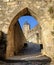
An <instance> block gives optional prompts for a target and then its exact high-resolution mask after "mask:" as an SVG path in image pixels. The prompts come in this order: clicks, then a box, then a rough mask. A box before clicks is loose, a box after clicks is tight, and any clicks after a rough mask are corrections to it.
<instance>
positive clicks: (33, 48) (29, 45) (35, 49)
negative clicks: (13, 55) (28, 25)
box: [18, 42, 41, 55]
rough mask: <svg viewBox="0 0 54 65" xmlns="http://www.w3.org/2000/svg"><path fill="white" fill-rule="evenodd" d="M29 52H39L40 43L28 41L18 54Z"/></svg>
mask: <svg viewBox="0 0 54 65" xmlns="http://www.w3.org/2000/svg"><path fill="white" fill-rule="evenodd" d="M30 54H37V55H39V54H41V47H40V44H36V43H32V42H28V43H27V46H26V47H23V49H22V50H20V52H19V53H18V55H30Z"/></svg>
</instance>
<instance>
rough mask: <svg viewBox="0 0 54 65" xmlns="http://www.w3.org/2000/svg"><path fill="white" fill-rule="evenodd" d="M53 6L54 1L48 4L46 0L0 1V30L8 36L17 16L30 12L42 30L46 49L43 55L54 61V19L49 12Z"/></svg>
mask: <svg viewBox="0 0 54 65" xmlns="http://www.w3.org/2000/svg"><path fill="white" fill-rule="evenodd" d="M53 4H54V0H52V1H47V2H46V1H45V0H44V1H43V0H41V1H40V0H24V1H23V0H16V1H13V2H5V3H4V2H2V1H1V0H0V14H1V15H0V30H2V31H3V32H5V33H6V34H8V32H7V31H8V29H9V25H10V23H11V22H12V20H13V19H14V17H15V16H17V18H19V17H20V16H22V15H24V14H26V13H27V11H29V12H30V14H31V15H32V16H33V17H35V18H36V19H37V20H38V22H39V24H40V26H41V28H42V43H43V47H44V48H43V51H42V53H43V54H46V55H48V56H49V57H52V58H53V59H54V44H53V43H54V42H53V39H54V36H53V34H52V31H53V32H54V30H53V26H54V19H52V18H51V17H50V13H49V11H48V9H49V7H50V6H53ZM25 8H27V9H25ZM4 12H5V13H4ZM19 12H20V13H19Z"/></svg>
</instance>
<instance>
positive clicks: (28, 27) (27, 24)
mask: <svg viewBox="0 0 54 65" xmlns="http://www.w3.org/2000/svg"><path fill="white" fill-rule="evenodd" d="M29 30H30V25H29V23H28V22H25V23H24V25H23V32H24V35H25V37H27V35H28V31H29Z"/></svg>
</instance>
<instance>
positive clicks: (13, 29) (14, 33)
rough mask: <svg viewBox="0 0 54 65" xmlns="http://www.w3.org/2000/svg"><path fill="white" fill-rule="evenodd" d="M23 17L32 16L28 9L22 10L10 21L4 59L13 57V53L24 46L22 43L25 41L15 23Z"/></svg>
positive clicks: (18, 26) (17, 23)
mask: <svg viewBox="0 0 54 65" xmlns="http://www.w3.org/2000/svg"><path fill="white" fill-rule="evenodd" d="M31 13H32V14H31ZM23 15H31V16H33V12H32V11H31V10H30V9H28V8H24V9H23V10H22V11H20V12H19V13H18V14H17V15H16V16H15V17H14V18H13V20H12V21H11V23H10V25H9V28H8V35H7V41H8V43H7V50H6V57H10V56H14V52H16V54H17V53H18V52H19V50H20V49H21V48H22V47H23V46H24V42H25V41H26V39H25V37H24V34H23V32H22V30H21V27H20V24H19V22H17V20H18V18H19V17H21V16H23ZM33 17H35V16H33Z"/></svg>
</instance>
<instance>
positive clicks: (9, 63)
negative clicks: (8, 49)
mask: <svg viewBox="0 0 54 65" xmlns="http://www.w3.org/2000/svg"><path fill="white" fill-rule="evenodd" d="M50 61H51V59H50V58H49V57H47V56H39V57H29V58H24V59H23V58H21V59H18V58H10V59H7V60H3V61H0V65H50Z"/></svg>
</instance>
